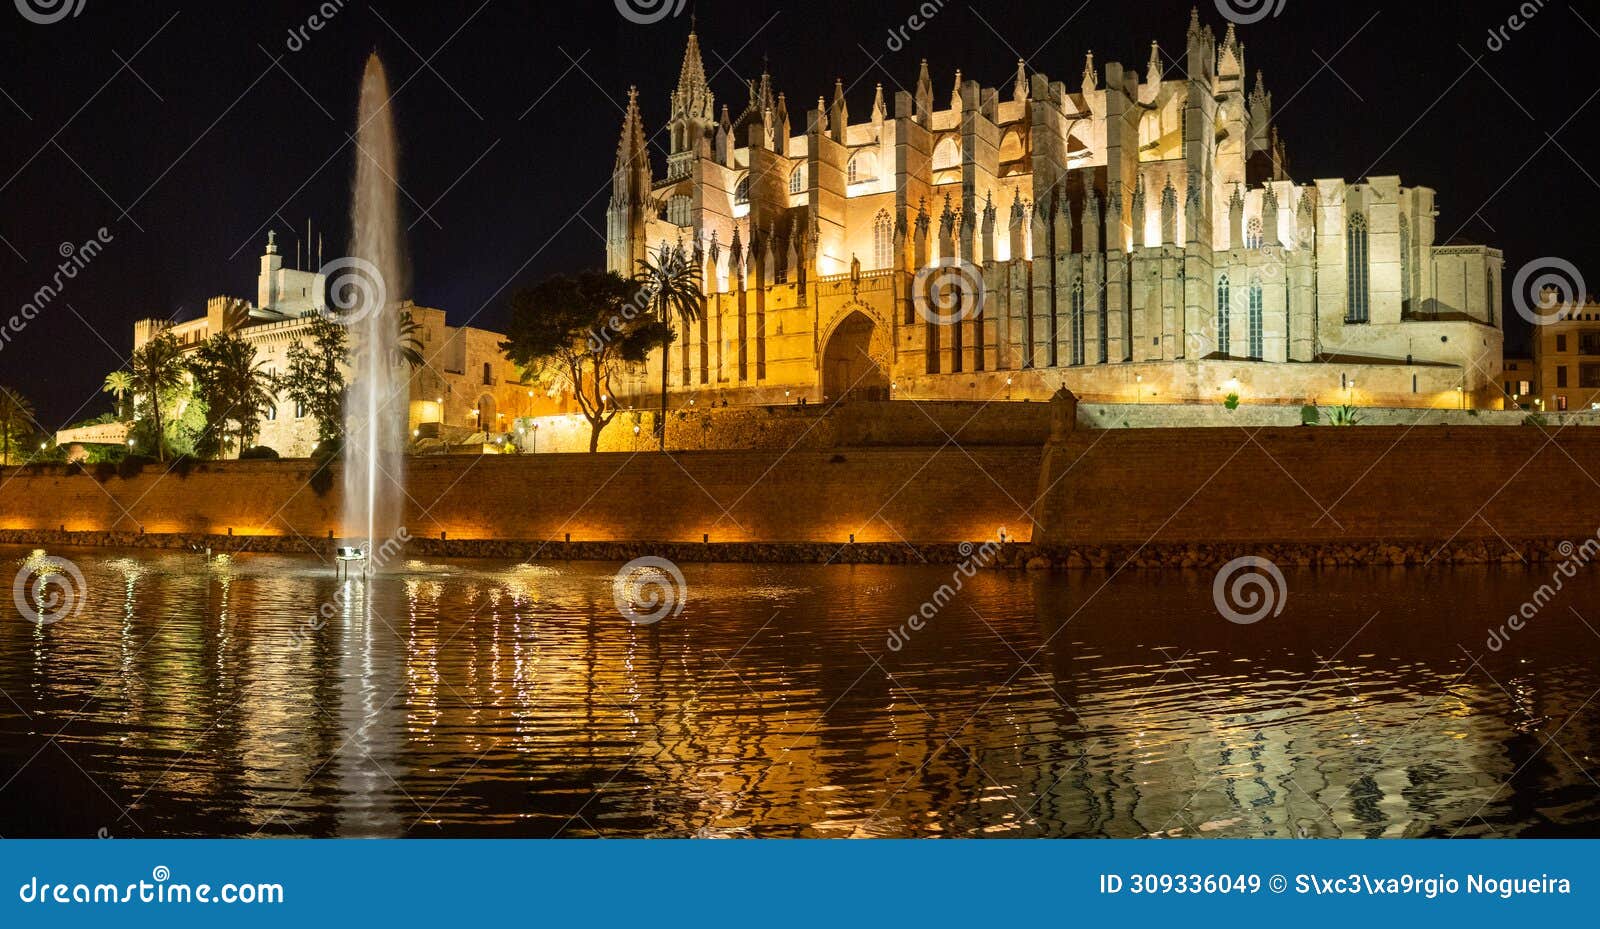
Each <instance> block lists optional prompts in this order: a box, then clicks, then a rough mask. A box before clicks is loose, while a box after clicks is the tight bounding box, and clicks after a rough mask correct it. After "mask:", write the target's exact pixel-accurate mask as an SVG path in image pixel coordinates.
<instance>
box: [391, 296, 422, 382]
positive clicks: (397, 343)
mask: <svg viewBox="0 0 1600 929" xmlns="http://www.w3.org/2000/svg"><path fill="white" fill-rule="evenodd" d="M421 332H422V324H421V323H418V322H417V321H416V320H415V319H412V318H411V311H410V310H401V311H400V315H399V316H397V317H395V337H394V345H393V346H392V347H391V348H390V349H389V363H390V364H391V365H393V366H394V367H397V368H398V367H400V366H401V365H405V366H406V367H408V368H410V369H411V370H413V371H415V370H417V369H418V368H420V367H422V366H423V364H424V363H425V362H426V359H425V358H423V356H422V337H421V336H420V335H419V333H421Z"/></svg>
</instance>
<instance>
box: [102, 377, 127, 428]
mask: <svg viewBox="0 0 1600 929" xmlns="http://www.w3.org/2000/svg"><path fill="white" fill-rule="evenodd" d="M100 389H101V390H102V391H104V392H105V393H108V394H110V395H111V396H112V397H114V398H116V401H117V415H118V416H119V417H122V418H124V419H128V418H131V417H129V416H128V415H127V413H126V410H127V406H126V400H127V397H128V395H129V394H131V393H133V376H132V375H130V374H129V373H128V372H126V371H112V372H111V373H110V374H107V375H106V382H105V385H104V386H102V387H101V388H100Z"/></svg>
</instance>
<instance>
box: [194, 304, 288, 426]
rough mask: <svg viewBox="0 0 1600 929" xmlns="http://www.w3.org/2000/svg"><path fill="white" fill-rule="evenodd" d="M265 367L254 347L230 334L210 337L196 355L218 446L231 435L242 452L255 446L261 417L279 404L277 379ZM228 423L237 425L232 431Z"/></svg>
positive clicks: (197, 376)
mask: <svg viewBox="0 0 1600 929" xmlns="http://www.w3.org/2000/svg"><path fill="white" fill-rule="evenodd" d="M265 364H266V362H264V361H257V360H256V350H255V347H254V346H252V345H251V344H250V343H248V342H246V341H245V340H244V339H241V338H239V337H238V336H236V335H233V334H231V333H222V334H220V335H216V336H213V337H211V338H210V339H208V340H206V343H205V344H204V345H202V346H201V347H200V349H199V351H198V352H196V353H195V362H194V364H193V366H192V371H193V373H194V377H195V383H196V385H197V386H198V388H199V392H200V396H201V398H202V399H204V400H205V402H206V407H207V413H208V418H209V419H211V420H212V423H211V427H212V428H215V429H216V430H217V431H218V432H219V434H218V435H216V436H215V437H214V438H215V439H216V441H217V443H218V446H219V447H221V446H224V445H226V444H227V438H228V436H229V435H230V433H231V435H232V436H234V437H237V439H238V443H239V450H240V451H243V450H244V449H246V448H248V447H250V446H251V445H253V444H254V443H255V438H256V436H257V435H259V434H260V428H261V418H262V417H263V416H266V415H267V413H268V412H270V411H271V409H272V407H273V406H275V405H276V404H277V402H278V397H277V390H278V379H277V378H276V377H274V376H273V375H272V374H271V373H270V372H268V371H267V370H266V369H265V367H264V365H265ZM229 422H232V423H234V424H235V425H234V427H233V428H232V429H229V427H228V423H229Z"/></svg>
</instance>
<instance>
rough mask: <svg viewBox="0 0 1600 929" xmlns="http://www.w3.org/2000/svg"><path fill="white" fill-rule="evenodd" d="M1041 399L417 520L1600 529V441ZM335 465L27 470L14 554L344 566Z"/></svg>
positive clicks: (425, 550)
mask: <svg viewBox="0 0 1600 929" xmlns="http://www.w3.org/2000/svg"><path fill="white" fill-rule="evenodd" d="M1030 406H1031V407H1034V409H1030V410H1028V411H1027V413H1026V414H1025V415H1026V416H1027V417H1029V419H1028V422H1029V423H1030V425H1029V426H1028V428H1029V429H1031V430H1033V431H1035V432H1038V431H1043V429H1044V428H1049V429H1051V430H1053V434H1052V436H1051V439H1050V441H1048V442H1042V441H1041V442H1040V443H1035V444H1029V445H998V444H985V442H984V441H981V440H980V439H979V438H978V437H977V436H973V437H969V438H964V439H963V440H962V441H961V442H960V444H959V445H955V444H949V443H948V441H947V440H946V439H944V438H942V437H941V438H940V439H939V440H938V441H935V442H933V443H932V444H931V445H926V446H923V447H909V448H900V447H850V448H835V449H816V448H810V447H806V445H805V444H804V443H801V444H799V445H798V446H797V447H795V448H793V449H792V450H788V449H787V448H776V449H773V448H767V449H761V448H755V449H749V450H744V451H718V452H710V451H706V452H682V453H676V454H671V455H661V454H659V453H656V452H648V451H647V452H640V453H637V454H632V453H629V454H619V453H609V454H608V453H602V454H598V455H589V454H575V455H554V454H534V455H515V456H512V455H506V456H501V455H488V456H458V457H424V458H417V459H412V460H411V461H410V462H409V463H408V464H409V471H408V475H407V488H408V496H409V500H408V502H407V516H406V528H407V531H408V533H409V534H410V536H411V538H412V539H413V542H412V543H411V545H412V551H413V552H415V553H418V554H421V555H426V556H435V557H448V556H462V557H470V556H483V557H508V558H526V557H530V556H533V555H537V556H538V557H542V558H550V559H558V558H591V557H595V558H605V559H613V558H622V557H634V556H635V555H637V554H643V553H646V552H658V553H668V552H670V553H672V554H670V555H669V557H675V558H682V559H684V560H729V561H750V560H772V561H828V560H830V559H832V560H834V561H841V562H861V561H896V560H904V561H912V562H920V561H921V560H923V559H927V560H929V561H958V560H960V559H961V557H963V556H962V551H961V550H960V548H959V547H958V546H957V543H960V542H963V541H965V542H970V543H982V542H984V541H989V540H996V539H998V538H999V536H1000V533H1001V531H1002V529H1003V530H1004V531H1005V535H1006V539H1007V540H1008V542H1009V543H1010V544H1008V545H1007V546H1006V549H1005V552H1004V554H1003V556H1002V557H1001V558H1000V559H999V561H1000V562H1001V563H1005V564H1026V563H1028V562H1029V561H1032V560H1035V559H1043V560H1044V561H1045V562H1047V563H1053V564H1059V565H1068V566H1084V567H1100V568H1113V567H1118V566H1122V565H1131V566H1134V567H1208V566H1212V565H1215V564H1220V563H1225V562H1226V561H1228V560H1230V559H1231V558H1233V557H1237V556H1238V555H1240V554H1262V555H1266V556H1268V557H1272V558H1273V560H1275V561H1277V562H1279V563H1281V564H1313V565H1317V564H1429V563H1439V562H1445V563H1452V562H1453V563H1461V562H1472V563H1484V562H1497V561H1516V562H1520V561H1523V560H1526V561H1530V562H1534V561H1548V560H1551V559H1558V558H1560V557H1563V556H1564V555H1565V554H1567V553H1568V552H1570V551H1571V550H1572V546H1573V545H1576V546H1583V545H1584V544H1585V543H1589V542H1592V541H1593V540H1594V539H1595V538H1596V535H1597V533H1600V483H1597V479H1600V430H1593V429H1587V428H1579V427H1571V428H1549V427H1535V426H1526V427H1520V426H1519V427H1506V428H1491V427H1484V426H1476V425H1474V426H1455V425H1446V426H1416V427H1402V426H1357V427H1350V428H1342V427H1341V428H1334V427H1317V428H1248V429H1247V428H1212V429H1142V430H1141V429H1099V430H1096V429H1085V428H1083V427H1082V425H1081V423H1082V415H1081V414H1082V410H1080V409H1078V408H1076V407H1075V406H1074V405H1073V404H1072V403H1071V402H1070V401H1069V400H1067V401H1057V402H1054V403H1052V404H1049V405H1046V404H1030ZM950 409H953V407H952V408H950ZM1041 412H1043V413H1045V414H1048V415H1046V416H1045V417H1044V418H1043V420H1040V421H1036V420H1034V419H1033V417H1038V416H1039V415H1040V413H1041ZM760 415H765V414H764V413H761V414H760ZM874 415H877V414H874ZM919 415H920V414H919V413H918V412H917V409H916V408H915V407H912V406H910V405H909V404H905V405H900V406H899V408H898V409H897V410H896V411H894V417H900V418H904V419H906V420H910V419H912V418H914V417H917V416H919ZM883 416H884V417H886V421H887V420H888V419H892V418H893V417H890V415H889V413H888V411H884V412H883ZM967 416H968V418H969V419H970V418H971V411H967ZM860 421H861V422H867V421H870V418H866V419H862V420H860ZM974 422H977V420H974ZM1044 423H1048V427H1046V426H1045V425H1044ZM959 425H960V424H959V423H957V424H955V426H956V427H959ZM899 428H905V429H911V428H913V427H910V426H902V425H901V424H897V423H893V422H889V423H888V425H887V426H885V429H886V430H888V431H887V432H885V433H879V434H895V433H893V432H892V430H894V429H899ZM918 428H920V427H918ZM952 431H954V427H952ZM1002 434H1004V433H1003V432H996V433H988V434H984V435H986V436H987V437H989V438H998V437H1000V436H1001V435H1002ZM857 435H859V433H858V434H857ZM332 470H333V473H331V474H323V475H322V476H321V478H320V479H317V478H315V477H314V470H313V465H312V463H311V462H308V461H303V460H296V461H277V462H261V461H250V462H211V463H199V464H195V465H193V466H192V467H190V468H188V469H187V470H186V471H185V472H184V473H179V471H178V470H172V471H170V472H169V471H167V470H165V469H164V468H163V467H162V466H157V465H149V466H146V467H145V468H144V469H143V471H142V472H141V473H138V474H132V475H130V476H127V477H121V476H118V475H117V474H116V473H115V469H114V468H101V469H96V468H93V467H90V468H87V469H83V468H68V467H63V466H46V467H40V468H24V469H16V468H8V469H4V470H3V471H0V543H15V544H35V545H56V544H92V545H115V544H142V545H159V546H165V547H175V548H189V547H197V548H203V547H205V545H207V544H210V545H211V547H212V548H213V549H214V550H216V551H235V550H241V549H249V550H256V551H263V550H272V551H301V552H303V551H307V550H319V551H323V553H324V554H325V553H326V550H327V549H328V548H329V546H330V542H329V538H330V535H340V534H342V533H341V532H340V527H339V490H338V488H339V477H338V474H337V468H336V467H335V468H333V469H332ZM1036 501H1038V502H1037V503H1036ZM1040 525H1042V526H1043V527H1044V528H1042V529H1041V528H1038V527H1039V526H1040ZM230 530H231V535H230ZM852 535H853V536H854V537H855V541H854V544H850V540H851V536H852ZM1563 542H1566V543H1569V544H1568V546H1567V547H1566V548H1563V546H1562V544H1561V543H1563ZM550 543H554V544H550ZM1029 543H1031V545H1030V544H1029Z"/></svg>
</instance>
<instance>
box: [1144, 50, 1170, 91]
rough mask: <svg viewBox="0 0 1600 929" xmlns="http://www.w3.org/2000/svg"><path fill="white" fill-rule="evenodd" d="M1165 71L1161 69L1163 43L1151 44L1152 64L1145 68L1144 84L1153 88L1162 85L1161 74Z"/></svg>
mask: <svg viewBox="0 0 1600 929" xmlns="http://www.w3.org/2000/svg"><path fill="white" fill-rule="evenodd" d="M1165 70H1166V69H1165V68H1162V67H1161V43H1160V42H1151V43H1150V63H1149V64H1148V65H1146V66H1145V76H1144V82H1145V83H1146V84H1150V85H1152V86H1155V85H1159V84H1160V83H1161V74H1162V72H1163V71H1165Z"/></svg>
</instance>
